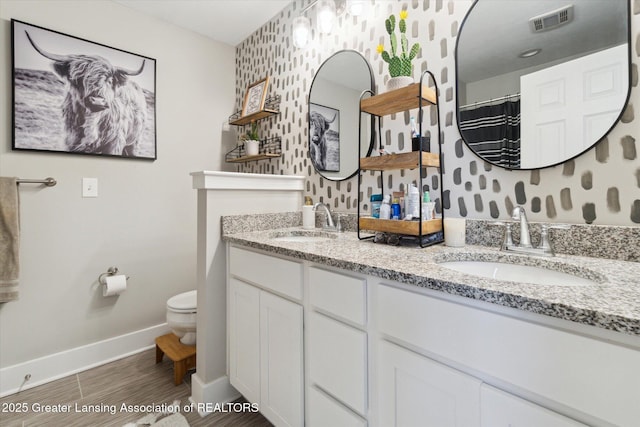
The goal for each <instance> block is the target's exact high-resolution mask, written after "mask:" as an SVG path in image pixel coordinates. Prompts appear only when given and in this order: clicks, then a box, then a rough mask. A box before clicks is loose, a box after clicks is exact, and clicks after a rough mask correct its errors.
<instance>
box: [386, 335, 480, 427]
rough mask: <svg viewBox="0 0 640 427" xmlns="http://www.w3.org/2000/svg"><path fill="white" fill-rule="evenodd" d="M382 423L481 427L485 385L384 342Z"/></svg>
mask: <svg viewBox="0 0 640 427" xmlns="http://www.w3.org/2000/svg"><path fill="white" fill-rule="evenodd" d="M379 352H380V359H379V366H378V376H379V378H378V381H379V382H378V396H377V397H378V408H379V420H380V422H379V424H380V425H381V426H386V427H392V426H393V427H405V426H406V427H415V426H438V427H477V426H479V425H480V385H481V382H480V381H479V380H478V379H476V378H473V377H470V376H468V375H465V374H463V373H461V372H459V371H456V370H454V369H451V368H448V367H446V366H444V365H442V364H440V363H437V362H435V361H433V360H431V359H428V358H426V357H423V356H421V355H419V354H417V353H414V352H412V351H409V350H406V349H404V348H402V347H398V346H396V345H394V344H391V343H389V342H387V341H380V346H379Z"/></svg>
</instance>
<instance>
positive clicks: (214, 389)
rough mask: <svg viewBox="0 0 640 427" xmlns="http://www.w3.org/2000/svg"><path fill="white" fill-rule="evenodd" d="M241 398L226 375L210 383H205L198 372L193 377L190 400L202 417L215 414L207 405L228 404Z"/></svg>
mask: <svg viewBox="0 0 640 427" xmlns="http://www.w3.org/2000/svg"><path fill="white" fill-rule="evenodd" d="M239 397H240V393H238V391H237V390H236V389H235V388H233V386H232V385H231V383H229V377H227V376H226V375H225V376H223V377H220V378H218V379H216V380H214V381H212V382H210V383H204V382H203V381H202V380H201V379H200V377H199V376H198V372H197V371H196V373H195V374H193V375H192V376H191V397H190V398H189V400H190V401H191V403H193V404H194V405H195V408H196V410H197V411H198V413H199V414H200V416H201V417H204V416H205V415H208V414H210V413H211V412H213V410H208V409H209V408H207V405H206V404H216V403H227V402H231V401H233V400H236V399H237V398H239ZM203 404H204V405H203Z"/></svg>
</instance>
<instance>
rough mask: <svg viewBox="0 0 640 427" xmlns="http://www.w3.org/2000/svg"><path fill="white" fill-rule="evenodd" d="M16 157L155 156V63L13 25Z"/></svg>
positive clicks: (50, 32) (58, 35)
mask: <svg viewBox="0 0 640 427" xmlns="http://www.w3.org/2000/svg"><path fill="white" fill-rule="evenodd" d="M11 41H12V61H13V69H12V71H13V72H12V75H13V144H12V148H13V149H14V150H35V151H47V152H63V153H74V154H89V155H97V156H115V157H123V158H137V159H152V160H155V159H156V158H157V157H156V108H155V105H156V99H155V93H156V61H155V59H153V58H148V57H146V56H142V55H138V54H134V53H131V52H127V51H124V50H120V49H115V48H112V47H109V46H105V45H103V44H99V43H94V42H91V41H88V40H84V39H81V38H78V37H73V36H70V35H67V34H62V33H59V32H57V31H53V30H48V29H46V28H42V27H38V26H35V25H31V24H27V23H25V22H21V21H17V20H14V19H12V20H11Z"/></svg>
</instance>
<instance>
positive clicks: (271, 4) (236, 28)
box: [114, 0, 293, 46]
mask: <svg viewBox="0 0 640 427" xmlns="http://www.w3.org/2000/svg"><path fill="white" fill-rule="evenodd" d="M114 1H115V2H116V3H120V4H122V5H124V6H127V7H130V8H132V9H135V10H137V11H139V12H142V13H144V14H147V15H151V16H154V17H156V18H158V19H160V20H163V21H166V22H169V23H172V24H174V25H177V26H178V27H182V28H186V29H188V30H191V31H194V32H196V33H199V34H202V35H203V36H206V37H209V38H211V39H213V40H217V41H220V42H223V43H226V44H229V45H231V46H237V45H238V44H240V42H242V41H243V40H244V39H246V38H247V37H248V36H249V35H251V34H252V33H253V32H254V31H255V30H257V29H258V28H260V27H261V26H262V25H263V24H265V23H266V22H267V21H269V20H270V19H271V18H273V17H274V16H275V15H277V14H278V13H279V12H280V11H281V10H282V9H284V8H285V7H286V6H287V5H289V4H290V3H292V1H293V0H162V1H158V0H114Z"/></svg>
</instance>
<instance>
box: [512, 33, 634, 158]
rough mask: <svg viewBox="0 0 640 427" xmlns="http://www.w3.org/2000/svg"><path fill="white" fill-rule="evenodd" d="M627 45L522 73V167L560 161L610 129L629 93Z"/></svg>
mask: <svg viewBox="0 0 640 427" xmlns="http://www.w3.org/2000/svg"><path fill="white" fill-rule="evenodd" d="M626 51H627V45H626V44H625V45H621V46H617V47H614V48H610V49H606V50H603V51H600V52H597V53H593V54H591V55H587V56H583V57H582V58H578V59H574V60H573V61H567V62H564V63H562V64H559V65H555V66H553V67H549V68H545V69H544V70H540V71H537V72H534V73H530V74H526V75H524V76H522V77H521V78H520V90H521V97H520V100H521V101H520V102H521V126H522V128H521V135H520V137H521V150H520V154H521V159H520V167H522V168H525V169H529V168H535V167H537V165H541V164H545V165H553V164H558V163H561V162H563V161H565V160H566V159H570V158H572V157H575V156H577V155H578V154H580V153H582V152H583V151H585V150H586V149H588V148H589V147H590V146H591V144H592V141H598V140H600V139H601V138H602V137H603V136H604V135H605V134H606V133H607V132H608V131H609V128H610V127H611V126H612V124H613V123H615V120H616V118H617V117H618V114H619V113H620V111H621V110H622V109H623V108H624V104H625V101H626V99H627V90H626V85H625V82H627V81H628V79H629V76H628V71H629V69H628V67H627V64H626V61H624V58H625V56H626Z"/></svg>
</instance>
